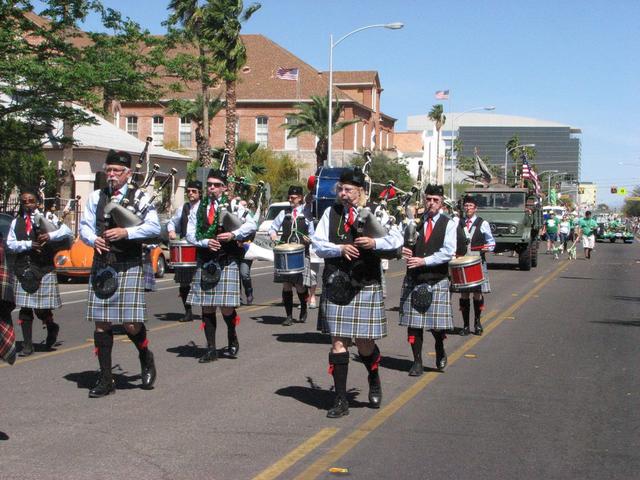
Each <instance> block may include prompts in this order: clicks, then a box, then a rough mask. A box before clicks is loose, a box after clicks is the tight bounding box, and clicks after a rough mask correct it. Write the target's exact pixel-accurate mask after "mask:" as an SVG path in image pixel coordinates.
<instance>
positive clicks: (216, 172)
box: [207, 168, 227, 184]
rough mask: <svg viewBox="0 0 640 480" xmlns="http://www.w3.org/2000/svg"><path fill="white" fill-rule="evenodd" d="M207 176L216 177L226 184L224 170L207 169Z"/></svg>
mask: <svg viewBox="0 0 640 480" xmlns="http://www.w3.org/2000/svg"><path fill="white" fill-rule="evenodd" d="M207 178H217V179H219V180H222V181H223V182H224V183H225V184H226V183H227V172H225V171H224V170H218V169H215V168H212V169H211V170H209V173H208V174H207Z"/></svg>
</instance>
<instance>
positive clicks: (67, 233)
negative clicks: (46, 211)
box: [7, 209, 73, 253]
mask: <svg viewBox="0 0 640 480" xmlns="http://www.w3.org/2000/svg"><path fill="white" fill-rule="evenodd" d="M39 213H40V212H39V211H38V210H37V209H36V210H34V211H33V212H32V213H31V225H34V226H35V215H36V214H39ZM23 218H25V219H26V218H27V216H26V214H25V215H23ZM17 220H18V219H17V218H14V219H13V221H12V222H11V225H10V226H9V233H7V248H8V249H9V250H11V251H12V252H14V253H20V252H26V251H28V250H31V245H32V243H33V242H32V241H31V240H18V239H17V238H16V221H17ZM34 228H35V227H34ZM66 238H69V239H72V238H73V233H71V230H69V227H67V226H66V225H65V224H64V223H63V224H62V225H60V228H58V229H57V230H55V231H53V232H51V233H49V241H50V242H56V241H59V240H65V239H66Z"/></svg>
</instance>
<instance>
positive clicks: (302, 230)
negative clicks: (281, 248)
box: [280, 212, 309, 254]
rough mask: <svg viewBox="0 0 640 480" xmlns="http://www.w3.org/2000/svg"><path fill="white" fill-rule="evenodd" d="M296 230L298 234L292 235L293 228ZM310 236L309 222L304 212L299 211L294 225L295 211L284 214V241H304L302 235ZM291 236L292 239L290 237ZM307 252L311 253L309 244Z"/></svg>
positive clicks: (282, 238)
mask: <svg viewBox="0 0 640 480" xmlns="http://www.w3.org/2000/svg"><path fill="white" fill-rule="evenodd" d="M292 229H293V230H295V231H296V232H297V235H296V234H295V233H294V234H293V235H291V230H292ZM303 235H304V236H307V237H308V236H309V229H308V228H307V222H306V221H305V218H304V214H302V213H299V214H298V216H297V217H296V223H295V226H293V212H292V213H290V214H289V213H287V214H285V216H284V220H283V221H282V236H281V237H280V240H281V241H282V242H288V243H302V236H303ZM289 237H291V239H289ZM305 252H306V253H307V254H308V253H309V245H307V246H306V247H305Z"/></svg>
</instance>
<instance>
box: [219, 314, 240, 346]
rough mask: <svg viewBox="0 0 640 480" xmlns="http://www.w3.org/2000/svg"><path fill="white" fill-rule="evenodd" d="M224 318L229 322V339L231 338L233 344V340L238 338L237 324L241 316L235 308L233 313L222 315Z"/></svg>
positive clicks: (230, 342)
mask: <svg viewBox="0 0 640 480" xmlns="http://www.w3.org/2000/svg"><path fill="white" fill-rule="evenodd" d="M222 318H223V319H224V323H226V324H227V339H228V340H229V345H231V344H232V343H233V341H234V340H236V339H237V338H238V334H237V332H236V326H237V325H238V323H240V317H239V316H238V313H237V312H236V311H235V309H234V310H233V313H231V314H230V315H222Z"/></svg>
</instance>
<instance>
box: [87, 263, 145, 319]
mask: <svg viewBox="0 0 640 480" xmlns="http://www.w3.org/2000/svg"><path fill="white" fill-rule="evenodd" d="M103 265H104V264H103V263H102V262H100V261H99V260H94V262H93V268H92V269H91V277H90V278H89V301H88V303H87V320H89V321H90V322H108V323H125V322H127V323H129V322H131V323H141V322H144V321H145V320H146V315H147V305H146V303H145V300H144V273H143V267H142V265H141V264H140V262H139V261H131V262H115V263H113V264H111V267H112V268H113V269H114V270H115V271H116V278H117V279H118V289H117V290H116V291H115V293H114V294H113V295H112V296H111V297H109V298H106V299H101V298H98V297H96V295H95V293H94V290H93V281H92V280H93V276H94V275H95V274H96V272H97V271H98V270H99V269H100V268H101V267H102V266H103Z"/></svg>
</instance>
